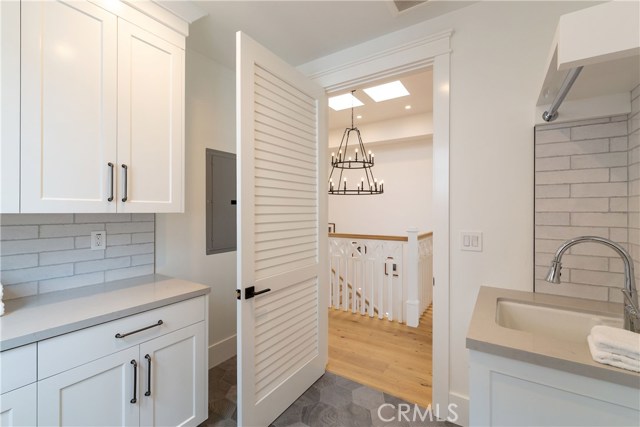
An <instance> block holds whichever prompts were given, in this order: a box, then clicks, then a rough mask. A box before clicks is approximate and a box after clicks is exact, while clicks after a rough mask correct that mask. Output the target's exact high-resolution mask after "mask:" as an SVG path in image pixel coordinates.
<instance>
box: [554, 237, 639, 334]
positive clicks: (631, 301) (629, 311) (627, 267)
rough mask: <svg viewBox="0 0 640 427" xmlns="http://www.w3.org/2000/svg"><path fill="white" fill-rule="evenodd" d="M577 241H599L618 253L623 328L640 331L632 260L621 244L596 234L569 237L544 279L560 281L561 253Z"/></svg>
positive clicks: (559, 249) (557, 253) (557, 252)
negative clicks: (622, 300) (622, 264)
mask: <svg viewBox="0 0 640 427" xmlns="http://www.w3.org/2000/svg"><path fill="white" fill-rule="evenodd" d="M578 243H601V244H603V245H605V246H608V247H610V248H611V249H613V250H614V251H616V252H617V253H618V255H620V257H621V258H622V261H623V262H624V288H623V289H622V294H623V295H624V298H625V303H624V328H625V329H626V330H628V331H632V332H636V333H640V309H639V308H638V291H637V289H636V279H635V276H634V274H633V260H632V259H631V256H630V255H629V252H627V251H626V250H625V249H624V248H623V247H622V246H620V245H619V244H617V243H615V242H612V241H611V240H609V239H605V238H603V237H596V236H582V237H576V238H574V239H569V240H567V241H566V242H564V243H563V244H562V245H560V247H559V248H558V250H557V251H556V256H555V257H554V258H553V261H551V267H549V273H547V277H546V279H545V280H546V281H547V282H550V283H560V274H561V273H560V270H562V255H564V253H565V252H566V251H567V249H569V248H570V247H571V246H573V245H577V244H578Z"/></svg>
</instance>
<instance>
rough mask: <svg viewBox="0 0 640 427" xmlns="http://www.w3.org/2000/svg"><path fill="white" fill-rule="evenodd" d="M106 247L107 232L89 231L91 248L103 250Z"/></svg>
mask: <svg viewBox="0 0 640 427" xmlns="http://www.w3.org/2000/svg"><path fill="white" fill-rule="evenodd" d="M106 247H107V232H106V231H92V232H91V250H94V251H104V250H105V248H106Z"/></svg>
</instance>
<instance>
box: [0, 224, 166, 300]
mask: <svg viewBox="0 0 640 427" xmlns="http://www.w3.org/2000/svg"><path fill="white" fill-rule="evenodd" d="M98 230H106V232H107V247H106V249H105V250H91V248H90V247H91V245H90V236H91V232H92V231H98ZM154 241H155V215H154V214H47V215H40V214H20V215H0V254H1V256H0V281H1V282H2V284H3V285H4V298H5V299H12V298H18V297H23V296H28V295H35V294H38V293H45V292H52V291H57V290H63V289H69V288H75V287H80V286H86V285H94V284H98V283H102V282H105V281H111V280H118V279H125V278H129V277H136V276H142V275H145V274H153V272H154V266H155V261H154V249H155V243H154Z"/></svg>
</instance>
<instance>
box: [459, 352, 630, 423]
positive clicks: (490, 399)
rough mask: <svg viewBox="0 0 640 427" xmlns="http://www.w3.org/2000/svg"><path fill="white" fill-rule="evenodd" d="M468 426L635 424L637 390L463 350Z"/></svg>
mask: <svg viewBox="0 0 640 427" xmlns="http://www.w3.org/2000/svg"><path fill="white" fill-rule="evenodd" d="M469 365H470V369H469V396H470V399H469V405H470V408H469V409H470V418H469V425H471V426H509V427H514V426H586V425H588V426H603V427H613V426H637V425H640V389H638V386H640V384H636V386H635V387H631V386H624V385H620V384H615V383H613V382H608V381H603V380H598V379H594V378H588V377H584V376H582V375H575V374H572V373H569V372H565V371H561V370H558V369H551V368H548V367H544V366H538V365H535V364H532V363H526V362H522V361H519V360H515V359H510V358H506V357H500V356H496V355H493V354H488V353H483V352H479V351H470V352H469Z"/></svg>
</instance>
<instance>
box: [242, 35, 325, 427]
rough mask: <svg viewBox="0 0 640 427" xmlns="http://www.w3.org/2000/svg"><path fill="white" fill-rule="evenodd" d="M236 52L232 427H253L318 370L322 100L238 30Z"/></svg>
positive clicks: (321, 358) (321, 350) (321, 348)
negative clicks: (237, 293) (238, 294)
mask: <svg viewBox="0 0 640 427" xmlns="http://www.w3.org/2000/svg"><path fill="white" fill-rule="evenodd" d="M236 50H237V52H236V58H237V66H236V70H237V71H236V73H237V76H236V87H237V96H236V102H237V131H238V134H237V159H238V169H237V170H238V190H239V192H238V195H239V200H238V225H239V227H238V261H239V262H238V288H239V289H240V290H241V291H242V299H241V300H239V301H238V425H239V426H240V425H241V426H244V427H253V426H255V427H259V426H267V425H269V424H270V423H271V422H272V421H273V420H275V419H276V418H277V417H278V415H280V414H281V413H282V412H283V411H284V410H285V409H286V408H287V407H288V406H289V405H291V404H292V403H293V402H294V401H295V400H296V399H297V398H298V397H299V396H300V395H301V394H302V393H304V391H305V390H306V389H307V388H309V387H310V386H311V385H312V384H313V383H314V382H315V381H316V380H317V379H318V378H319V377H320V376H321V375H322V374H323V373H324V371H325V367H326V364H327V309H326V301H327V298H328V293H327V292H328V285H327V283H326V282H327V279H328V277H327V272H328V267H327V250H328V249H327V233H326V223H327V209H326V199H327V196H326V194H327V188H326V165H325V163H326V146H327V141H326V121H325V120H326V115H325V113H326V111H325V109H326V107H325V106H326V98H325V94H324V90H323V89H322V88H320V87H319V86H317V85H316V84H314V83H313V82H311V81H310V80H309V79H307V78H306V77H305V76H303V75H302V74H301V73H299V72H298V71H297V70H295V69H294V68H293V67H291V66H289V65H288V64H286V63H285V62H283V61H282V60H280V59H279V58H278V57H276V56H275V55H273V54H272V53H270V52H269V51H267V50H266V49H265V48H264V47H262V46H260V45H259V44H257V43H256V42H255V41H253V40H251V39H250V38H249V37H247V36H246V35H245V34H242V33H241V32H238V33H237V39H236ZM250 286H255V291H256V292H260V291H264V290H265V289H270V291H269V292H267V293H263V294H261V295H257V296H255V297H254V298H249V299H247V298H246V289H247V288H248V287H250Z"/></svg>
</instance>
